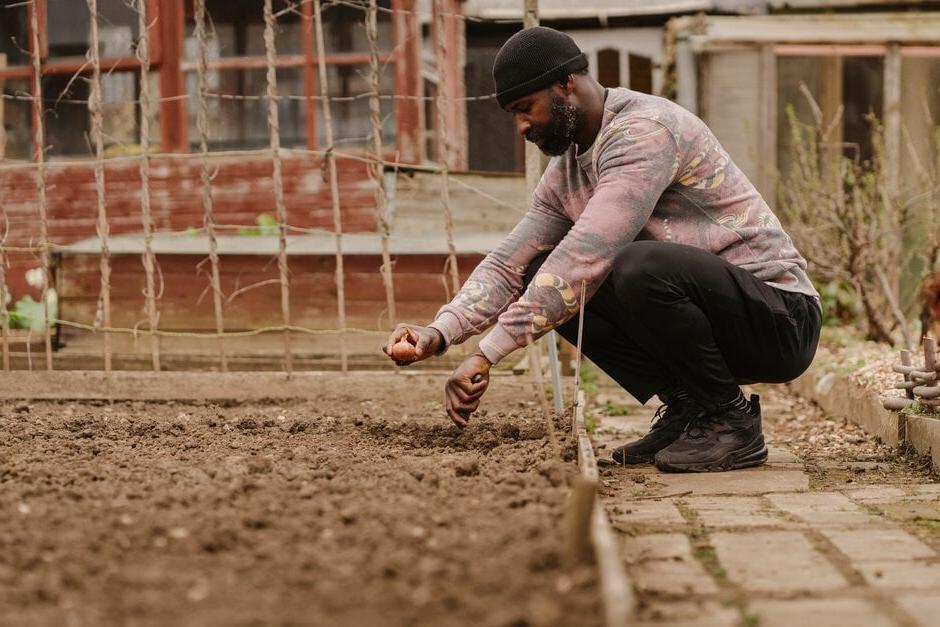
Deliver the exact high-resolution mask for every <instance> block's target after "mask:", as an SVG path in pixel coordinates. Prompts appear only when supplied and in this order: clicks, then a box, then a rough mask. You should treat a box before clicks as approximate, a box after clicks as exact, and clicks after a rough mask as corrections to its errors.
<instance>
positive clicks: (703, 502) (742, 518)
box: [683, 496, 793, 528]
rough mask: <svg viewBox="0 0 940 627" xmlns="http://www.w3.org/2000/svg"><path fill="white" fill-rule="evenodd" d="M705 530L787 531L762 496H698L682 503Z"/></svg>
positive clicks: (789, 523) (788, 523)
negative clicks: (693, 513) (763, 529)
mask: <svg viewBox="0 0 940 627" xmlns="http://www.w3.org/2000/svg"><path fill="white" fill-rule="evenodd" d="M683 500H684V501H685V503H686V505H687V506H688V507H689V509H691V510H692V511H694V512H695V513H696V514H697V515H698V520H699V522H701V523H702V524H703V525H704V526H705V527H713V528H721V527H788V526H792V525H793V523H791V522H789V521H786V520H784V519H782V518H781V517H779V516H775V515H774V512H772V511H769V510H770V507H769V506H768V505H767V504H766V503H765V502H764V500H763V499H762V498H761V497H759V496H697V497H690V498H687V499H683Z"/></svg>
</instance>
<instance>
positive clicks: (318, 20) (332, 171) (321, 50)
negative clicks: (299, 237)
mask: <svg viewBox="0 0 940 627" xmlns="http://www.w3.org/2000/svg"><path fill="white" fill-rule="evenodd" d="M320 3H321V0H316V2H314V4H313V9H314V10H313V21H314V28H315V29H316V36H317V66H318V69H319V76H320V96H321V101H320V102H321V104H322V105H323V132H324V135H325V136H326V146H327V151H326V156H325V157H324V158H325V159H326V165H327V169H328V170H329V176H330V198H331V199H332V203H333V237H334V240H335V242H336V307H337V313H338V316H339V331H340V334H339V345H340V368H341V370H342V371H343V372H348V370H349V364H348V359H349V358H348V356H347V355H346V289H345V285H346V277H345V273H344V270H343V220H342V214H341V212H340V205H339V183H338V182H337V175H336V157H335V156H334V155H333V115H332V111H331V109H330V99H329V96H330V91H329V85H328V84H327V74H326V51H325V46H324V44H323V16H322V14H321V13H322V12H321V7H320Z"/></svg>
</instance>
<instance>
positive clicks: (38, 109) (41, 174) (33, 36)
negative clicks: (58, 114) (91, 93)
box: [2, 0, 52, 370]
mask: <svg viewBox="0 0 940 627" xmlns="http://www.w3.org/2000/svg"><path fill="white" fill-rule="evenodd" d="M28 11H29V30H30V37H29V52H30V58H31V60H32V80H33V90H32V91H33V160H34V161H35V162H36V200H37V203H36V205H37V208H38V211H39V246H40V249H41V250H40V251H39V259H40V264H41V265H42V296H41V298H42V311H43V318H44V319H45V322H46V326H45V329H44V330H43V345H44V347H45V351H46V370H52V334H51V330H50V324H49V323H50V322H51V320H50V319H49V318H50V316H49V286H50V285H51V279H52V273H51V272H49V218H48V206H47V200H46V136H45V120H44V119H43V106H42V49H41V48H40V47H39V11H38V9H37V3H36V1H35V0H34V1H33V2H30V3H29V8H28ZM5 238H6V235H4V239H5ZM2 306H3V307H4V308H6V302H5V301H4V302H3V303H2ZM4 323H5V324H7V321H6V318H5V317H4ZM7 329H8V327H7ZM4 348H5V349H6V348H7V346H6V343H4Z"/></svg>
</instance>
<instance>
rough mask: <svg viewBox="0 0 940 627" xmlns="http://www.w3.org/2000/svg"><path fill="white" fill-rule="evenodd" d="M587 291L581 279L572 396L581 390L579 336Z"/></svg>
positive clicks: (585, 284) (581, 334) (582, 328)
mask: <svg viewBox="0 0 940 627" xmlns="http://www.w3.org/2000/svg"><path fill="white" fill-rule="evenodd" d="M586 293H587V282H586V281H581V309H580V310H579V311H578V346H577V348H576V350H575V357H574V398H575V399H577V398H578V394H580V392H581V336H583V335H584V295H585V294H586Z"/></svg>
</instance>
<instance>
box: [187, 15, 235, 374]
mask: <svg viewBox="0 0 940 627" xmlns="http://www.w3.org/2000/svg"><path fill="white" fill-rule="evenodd" d="M194 17H195V21H196V28H195V31H196V41H197V42H198V44H199V55H198V62H197V64H196V76H197V80H198V84H199V87H198V89H197V98H198V104H199V107H198V110H197V114H196V126H197V127H198V128H199V149H200V152H201V153H202V168H201V172H200V177H201V180H202V210H203V220H202V221H203V227H204V228H205V229H206V235H207V236H208V237H209V264H210V272H211V275H210V277H209V282H210V285H211V287H212V305H213V309H214V311H215V332H216V336H217V338H218V343H219V366H220V368H221V369H222V372H225V371H227V370H228V358H227V357H226V355H225V337H224V333H225V322H224V319H223V317H222V284H221V279H220V277H219V250H218V242H217V241H216V236H215V215H214V208H213V203H212V179H211V176H210V175H209V103H208V99H207V94H208V92H209V82H208V77H207V74H208V69H207V67H208V63H209V59H208V56H209V43H208V41H207V35H206V0H195V16H194Z"/></svg>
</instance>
